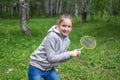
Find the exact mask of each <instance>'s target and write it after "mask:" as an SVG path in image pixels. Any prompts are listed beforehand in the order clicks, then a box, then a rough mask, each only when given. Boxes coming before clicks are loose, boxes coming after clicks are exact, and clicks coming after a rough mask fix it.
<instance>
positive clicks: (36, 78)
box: [28, 65, 60, 80]
mask: <svg viewBox="0 0 120 80" xmlns="http://www.w3.org/2000/svg"><path fill="white" fill-rule="evenodd" d="M41 78H43V79H44V80H60V78H59V76H58V74H57V73H56V71H55V69H54V68H52V69H50V70H48V71H43V70H40V69H38V68H36V67H34V66H32V65H30V66H29V69H28V80H40V79H41Z"/></svg>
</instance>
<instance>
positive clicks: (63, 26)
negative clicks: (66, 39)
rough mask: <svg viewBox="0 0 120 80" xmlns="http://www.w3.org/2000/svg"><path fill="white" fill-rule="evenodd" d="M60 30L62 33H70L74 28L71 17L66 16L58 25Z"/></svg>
mask: <svg viewBox="0 0 120 80" xmlns="http://www.w3.org/2000/svg"><path fill="white" fill-rule="evenodd" d="M58 30H59V31H60V33H61V34H62V35H68V34H69V33H70V32H71V30H72V22H71V20H70V19H67V18H64V19H63V21H62V22H61V23H60V24H59V25H58Z"/></svg>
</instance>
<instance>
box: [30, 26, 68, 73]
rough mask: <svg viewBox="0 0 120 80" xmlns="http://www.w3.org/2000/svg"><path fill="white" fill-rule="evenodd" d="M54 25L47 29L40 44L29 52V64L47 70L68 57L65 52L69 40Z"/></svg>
mask: <svg viewBox="0 0 120 80" xmlns="http://www.w3.org/2000/svg"><path fill="white" fill-rule="evenodd" d="M56 26H57V25H55V26H53V27H52V28H51V29H49V30H48V34H47V36H46V37H45V38H44V40H43V41H42V43H41V44H40V46H39V47H38V48H37V49H36V50H35V51H34V52H33V53H32V54H31V56H30V65H32V66H34V67H37V68H39V69H41V70H44V71H47V70H50V69H51V68H52V67H54V66H57V65H58V64H59V63H60V62H63V61H66V60H68V59H70V54H69V53H68V52H67V48H68V46H69V44H70V40H69V38H68V36H63V35H62V34H61V33H60V32H59V31H58V30H57V29H56Z"/></svg>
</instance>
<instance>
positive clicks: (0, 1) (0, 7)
mask: <svg viewBox="0 0 120 80" xmlns="http://www.w3.org/2000/svg"><path fill="white" fill-rule="evenodd" d="M1 15H2V0H0V16H1Z"/></svg>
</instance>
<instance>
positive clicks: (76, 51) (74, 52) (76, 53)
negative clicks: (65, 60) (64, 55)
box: [69, 49, 81, 57]
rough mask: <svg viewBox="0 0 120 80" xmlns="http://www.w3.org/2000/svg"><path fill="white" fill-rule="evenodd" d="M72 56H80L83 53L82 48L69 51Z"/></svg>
mask: <svg viewBox="0 0 120 80" xmlns="http://www.w3.org/2000/svg"><path fill="white" fill-rule="evenodd" d="M69 54H70V56H72V57H74V56H79V55H80V54H81V51H80V49H75V50H73V51H70V52H69Z"/></svg>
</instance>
